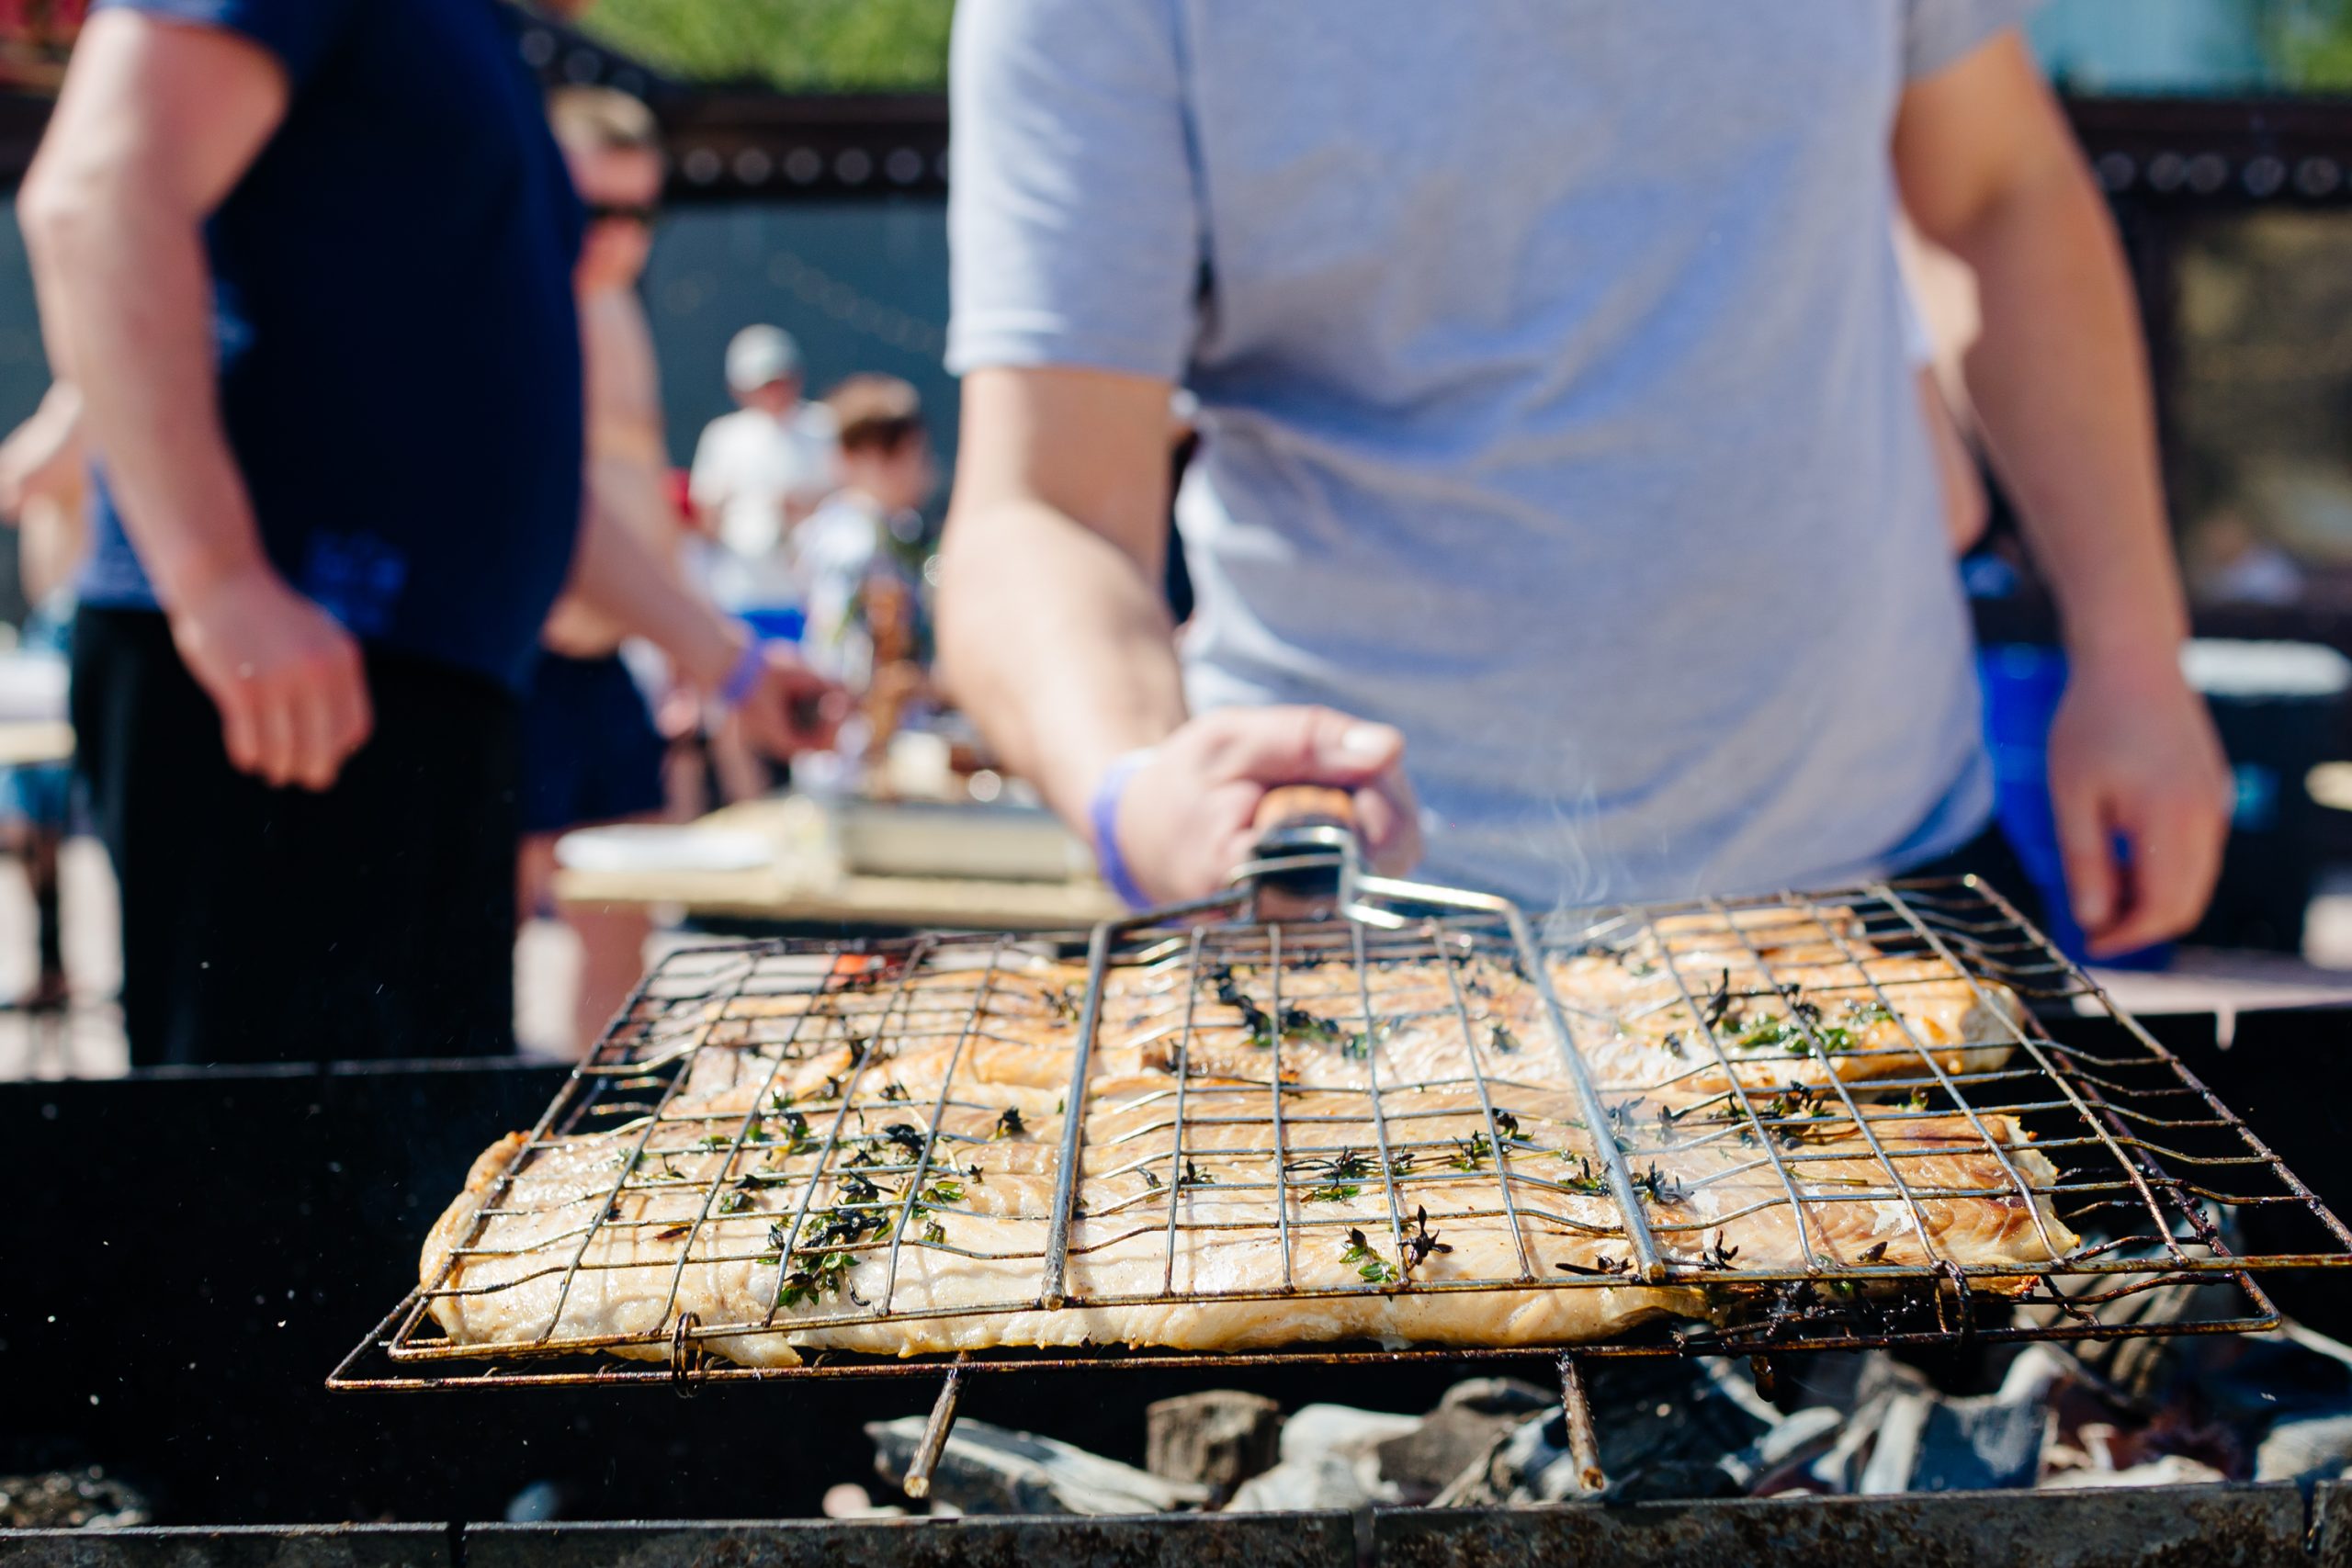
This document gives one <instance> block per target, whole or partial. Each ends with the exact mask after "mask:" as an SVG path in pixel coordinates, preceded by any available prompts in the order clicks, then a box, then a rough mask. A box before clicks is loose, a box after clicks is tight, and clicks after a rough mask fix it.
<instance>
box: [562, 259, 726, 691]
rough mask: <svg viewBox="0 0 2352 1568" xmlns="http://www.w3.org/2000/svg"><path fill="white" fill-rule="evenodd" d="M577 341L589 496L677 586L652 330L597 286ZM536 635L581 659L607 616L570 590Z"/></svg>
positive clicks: (608, 644)
mask: <svg viewBox="0 0 2352 1568" xmlns="http://www.w3.org/2000/svg"><path fill="white" fill-rule="evenodd" d="M580 346H581V362H582V369H583V371H584V373H585V374H584V379H585V381H586V384H587V389H588V398H587V409H588V431H587V436H588V467H587V491H588V495H589V498H590V500H591V502H593V504H594V506H595V508H596V510H597V511H598V512H600V513H603V514H604V515H605V516H607V517H610V518H612V519H614V520H615V521H616V522H618V523H619V524H621V525H623V526H625V527H627V528H628V530H629V531H630V532H631V533H633V534H635V535H636V536H638V537H639V539H641V540H642V541H644V543H645V546H646V548H647V550H648V551H649V552H650V554H651V555H652V556H653V557H654V558H656V559H658V560H659V561H660V562H661V564H662V570H665V571H666V572H668V573H669V574H670V576H671V577H672V578H673V580H674V581H677V582H678V583H680V584H681V585H682V586H683V585H684V582H685V573H684V564H683V561H682V558H681V551H680V549H679V535H680V532H681V531H680V529H679V526H678V512H677V508H676V506H675V505H674V504H673V502H672V500H671V491H670V468H669V450H668V446H667V443H666V442H665V440H664V438H663V434H662V392H661V379H660V373H659V371H658V370H657V369H656V368H655V361H654V357H653V337H652V333H651V331H650V328H649V327H648V325H647V323H646V320H645V311H644V307H643V306H642V305H640V304H639V301H638V298H637V296H636V294H635V293H634V292H632V291H630V290H627V289H604V290H599V291H596V292H595V293H593V294H590V295H586V296H583V297H582V299H581V301H580ZM687 591H688V592H693V590H691V589H688V590H687ZM541 640H542V641H543V642H544V643H545V644H546V646H547V647H548V648H550V649H554V650H555V651H556V652H558V653H569V654H572V655H574V656H576V657H582V658H593V657H595V656H598V655H601V654H604V653H608V652H610V651H611V649H612V637H611V627H610V625H609V623H607V622H606V621H605V618H604V617H603V616H602V615H597V614H595V613H594V611H592V610H590V609H589V608H588V607H586V606H585V605H582V604H580V603H579V602H578V600H577V599H575V598H573V597H571V596H569V595H567V596H566V597H564V598H563V599H560V600H559V601H558V602H557V604H556V606H555V608H554V609H553V610H552V611H550V612H549V613H548V624H547V629H546V631H545V633H544V634H543V636H542V639H541Z"/></svg>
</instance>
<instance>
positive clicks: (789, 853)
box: [555, 796, 1123, 931]
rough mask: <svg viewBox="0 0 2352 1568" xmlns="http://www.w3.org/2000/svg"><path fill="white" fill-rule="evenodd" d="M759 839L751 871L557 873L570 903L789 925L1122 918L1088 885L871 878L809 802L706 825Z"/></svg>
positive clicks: (1087, 922) (750, 810) (979, 924)
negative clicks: (668, 908) (844, 852)
mask: <svg viewBox="0 0 2352 1568" xmlns="http://www.w3.org/2000/svg"><path fill="white" fill-rule="evenodd" d="M702 821H703V822H704V823H707V824H708V825H709V826H711V827H714V828H726V829H734V830H736V831H748V832H753V833H757V834H760V835H761V836H763V837H764V838H766V839H768V840H771V841H772V842H773V843H774V844H775V847H776V854H775V860H774V861H772V862H771V863H768V864H766V865H763V866H759V867H756V868H754V869H752V870H748V871H581V870H569V869H567V870H563V871H560V872H558V873H557V874H556V882H555V892H556V897H558V898H560V899H561V900H562V901H563V902H565V903H567V904H680V905H684V907H685V909H686V912H687V914H688V916H689V917H693V918H700V919H731V920H753V921H763V922H774V923H776V924H789V925H825V924H844V925H862V926H908V927H918V926H922V927H948V928H956V929H964V930H975V931H1068V930H1082V929H1084V928H1086V927H1089V926H1091V925H1093V924H1094V923H1095V922H1097V921H1098V920H1104V919H1110V918H1112V917H1113V916H1114V915H1117V914H1119V913H1121V912H1122V908H1123V907H1122V906H1121V904H1120V902H1119V900H1118V898H1117V897H1116V896H1115V895H1114V894H1113V893H1112V892H1111V890H1110V889H1109V888H1107V887H1105V886H1103V885H1102V884H1101V883H1100V882H1097V881H1094V880H1092V879H1091V878H1090V879H1088V880H1086V881H1082V882H1080V881H1072V882H994V881H988V882H984V881H978V880H972V879H960V878H954V877H918V876H867V875H860V874H854V873H852V872H850V871H849V870H847V869H846V868H845V867H843V865H842V863H841V860H840V857H839V855H838V854H837V853H836V852H834V851H833V849H832V847H831V842H830V840H829V839H828V837H827V834H826V831H825V824H824V816H823V812H822V810H821V809H820V807H816V806H815V805H814V804H813V803H812V802H809V801H808V800H806V799H800V798H795V797H789V796H787V797H786V798H784V799H780V800H755V801H746V802H744V803H743V804H742V805H741V806H730V807H726V808H725V809H723V810H719V811H715V812H713V813H711V814H710V815H709V816H708V817H706V818H702Z"/></svg>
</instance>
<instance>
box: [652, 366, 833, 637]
mask: <svg viewBox="0 0 2352 1568" xmlns="http://www.w3.org/2000/svg"><path fill="white" fill-rule="evenodd" d="M727 390H728V393H729V396H731V397H733V398H734V400H735V401H736V403H737V404H738V405H739V406H738V407H737V409H736V411H735V412H733V413H729V414H721V415H719V416H718V418H717V419H714V420H712V421H711V422H710V423H708V424H707V425H705V426H704V427H703V433H702V437H701V439H700V440H698V441H697V442H695V460H694V469H693V475H692V478H691V479H690V480H689V489H688V493H689V495H691V496H692V498H693V500H694V506H695V519H696V521H697V522H698V523H700V525H701V526H702V528H703V531H704V532H705V533H706V534H707V535H709V536H710V537H711V538H712V540H713V541H715V542H716V544H717V546H718V549H717V551H716V552H715V553H714V555H713V557H712V559H711V563H710V576H709V581H710V585H711V591H712V592H713V593H714V594H715V595H716V596H717V597H718V602H719V603H720V604H725V605H726V606H727V607H728V608H729V609H730V610H734V611H736V612H738V613H739V614H743V615H749V616H751V617H752V620H753V622H754V624H760V622H761V620H762V617H763V616H764V615H771V614H773V613H775V612H778V611H784V610H787V609H796V608H798V607H799V606H800V605H801V604H802V597H801V592H800V586H799V584H798V583H797V582H796V581H794V579H793V577H792V572H791V566H790V562H789V559H788V557H787V554H786V548H785V541H786V536H787V535H788V534H789V533H790V532H791V529H792V526H793V525H795V524H797V523H798V522H799V521H800V520H801V519H802V518H804V517H806V516H808V515H809V513H810V512H811V511H812V510H814V509H815V507H816V506H817V504H818V502H820V501H822V500H823V499H824V498H825V495H826V494H827V492H829V491H831V490H832V488H833V485H834V482H835V463H836V460H837V450H836V447H835V446H834V434H835V432H834V426H833V422H832V419H831V415H830V413H829V412H828V411H827V410H826V409H825V408H824V407H823V406H822V405H821V404H811V403H808V402H805V401H804V400H802V398H801V372H800V345H799V344H797V343H796V342H794V341H793V337H792V334H791V333H787V332H786V331H785V330H784V329H783V328H782V327H775V326H768V325H766V324H764V323H763V324H761V325H757V326H749V327H745V328H744V329H743V330H742V331H741V332H739V333H736V334H735V335H734V337H733V338H732V339H730V340H729V342H728V344H727ZM785 629H787V630H788V629H789V628H788V627H787V628H785Z"/></svg>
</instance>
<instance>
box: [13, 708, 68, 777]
mask: <svg viewBox="0 0 2352 1568" xmlns="http://www.w3.org/2000/svg"><path fill="white" fill-rule="evenodd" d="M73 760H74V727H73V726H72V725H70V724H67V723H65V722H64V721H63V720H62V719H14V720H10V721H7V722H5V723H0V767H10V768H24V767H31V766H34V765H36V764H38V763H41V762H70V761H73Z"/></svg>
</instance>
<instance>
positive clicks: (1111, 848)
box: [1086, 748, 1151, 909]
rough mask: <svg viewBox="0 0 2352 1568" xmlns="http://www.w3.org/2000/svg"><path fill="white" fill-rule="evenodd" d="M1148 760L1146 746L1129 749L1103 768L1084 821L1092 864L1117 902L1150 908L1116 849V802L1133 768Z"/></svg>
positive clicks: (1117, 826) (1140, 907)
mask: <svg viewBox="0 0 2352 1568" xmlns="http://www.w3.org/2000/svg"><path fill="white" fill-rule="evenodd" d="M1148 761H1151V751H1150V749H1149V748H1146V749H1145V750H1140V751H1130V752H1128V753H1127V754H1126V755H1125V756H1124V757H1121V758H1119V759H1118V760H1117V761H1114V762H1113V763H1112V764H1111V765H1110V766H1109V767H1107V768H1105V769H1103V779H1102V782H1101V783H1099V784H1096V785H1095V786H1094V798H1093V800H1092V801H1091V802H1090V803H1089V805H1088V807H1087V809H1086V823H1087V826H1088V828H1090V829H1091V830H1092V831H1093V835H1094V865H1095V869H1096V870H1098V871H1100V872H1101V873H1102V874H1103V882H1104V883H1106V884H1107V885H1108V886H1110V889H1111V891H1112V892H1114V893H1115V894H1117V895H1118V896H1119V901H1120V902H1121V903H1123V904H1125V905H1126V907H1127V908H1130V909H1142V908H1149V907H1150V904H1151V900H1150V899H1148V898H1147V897H1144V896H1143V889H1142V888H1140V887H1137V886H1136V879H1135V878H1134V876H1133V875H1131V874H1129V873H1128V871H1127V862H1126V857H1125V855H1123V854H1121V853H1120V852H1119V801H1120V799H1121V798H1122V797H1123V796H1125V794H1126V793H1127V781H1128V780H1129V779H1131V778H1133V777H1135V775H1136V769H1138V768H1140V767H1142V766H1143V765H1144V764H1145V763H1146V762H1148Z"/></svg>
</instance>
